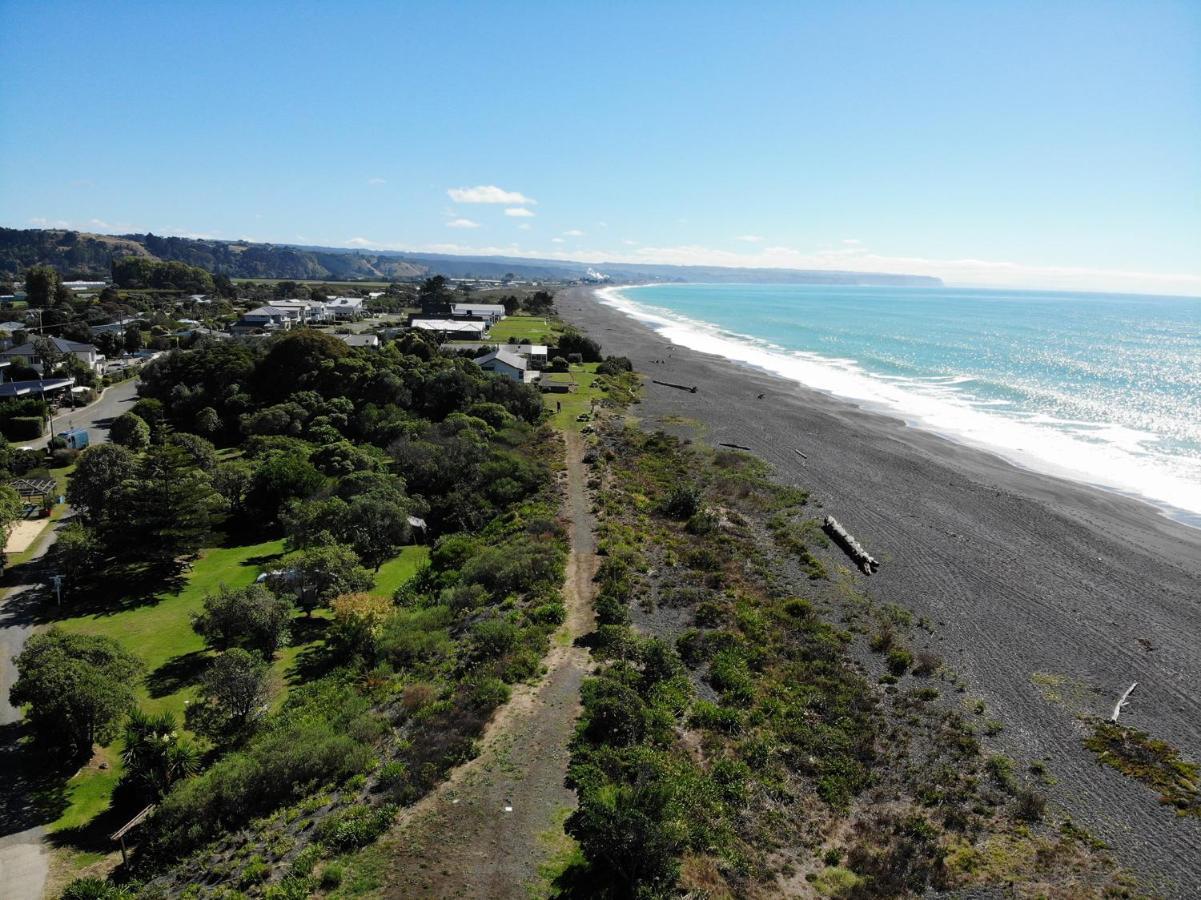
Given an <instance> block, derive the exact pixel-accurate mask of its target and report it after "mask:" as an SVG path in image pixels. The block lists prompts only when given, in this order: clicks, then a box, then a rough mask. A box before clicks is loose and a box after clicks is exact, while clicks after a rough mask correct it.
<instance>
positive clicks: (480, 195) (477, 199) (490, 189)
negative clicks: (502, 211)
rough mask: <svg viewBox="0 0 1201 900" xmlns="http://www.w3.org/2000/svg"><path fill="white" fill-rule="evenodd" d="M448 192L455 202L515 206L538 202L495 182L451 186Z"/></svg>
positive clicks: (530, 204)
mask: <svg viewBox="0 0 1201 900" xmlns="http://www.w3.org/2000/svg"><path fill="white" fill-rule="evenodd" d="M446 193H447V194H449V195H450V199H451V200H453V201H455V203H508V204H510V205H513V206H532V205H534V204H536V203H537V202H538V201H537V200H534V199H533V198H532V197H527V196H526V195H525V194H522V193H519V192H518V191H506V190H505V189H504V188H498V187H497V186H496V185H494V184H481V185H477V186H476V187H465V188H451V189H450V190H448V191H447V192H446Z"/></svg>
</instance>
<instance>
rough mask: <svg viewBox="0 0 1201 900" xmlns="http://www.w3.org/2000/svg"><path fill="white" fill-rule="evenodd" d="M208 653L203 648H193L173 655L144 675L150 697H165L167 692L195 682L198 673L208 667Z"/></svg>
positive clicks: (198, 676) (172, 692)
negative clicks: (189, 651)
mask: <svg viewBox="0 0 1201 900" xmlns="http://www.w3.org/2000/svg"><path fill="white" fill-rule="evenodd" d="M208 664H209V655H208V653H206V652H205V651H204V650H193V651H192V652H191V653H183V654H180V655H179V656H173V657H172V658H171V659H169V660H167V661H166V662H165V663H163V664H162V665H161V666H159V667H158V668H157V669H155V670H154V671H153V672H151V673H150V674H149V675H147V676H146V689H147V690H148V691H149V692H150V696H151V697H166V696H167V695H168V694H174V693H175V692H177V691H179V690H182V689H183V688H185V687H187V686H188V685H190V684H195V683H196V681H197V680H198V679H199V678H200V673H201V672H203V671H204V670H205V669H206V668H208Z"/></svg>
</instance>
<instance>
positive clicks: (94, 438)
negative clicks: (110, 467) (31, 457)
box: [22, 378, 138, 447]
mask: <svg viewBox="0 0 1201 900" xmlns="http://www.w3.org/2000/svg"><path fill="white" fill-rule="evenodd" d="M137 399H138V380H137V379H136V378H131V379H130V380H129V381H122V382H121V383H120V384H114V385H113V386H112V387H110V388H109V389H108V390H106V391H105V392H104V396H103V397H101V398H100V399H99V400H97V401H96V402H95V403H93V404H91V405H90V406H85V407H83V408H81V409H76V410H72V409H66V410H60V411H59V412H57V413H55V415H54V433H55V434H57V433H58V432H60V431H66V430H67V429H68V428H86V429H87V431H88V440H89V441H91V442H92V443H93V444H102V443H104V442H105V441H106V440H108V429H109V426H110V425H111V424H112V422H113V419H115V418H117V416H119V415H121V413H123V412H127V411H128V410H129V408H130V407H131V406H133V404H134V402H135V401H136V400H137ZM49 441H50V435H46V436H45V437H43V438H40V439H38V440H36V441H30V442H29V443H28V444H24V445H22V446H28V447H45V446H46V444H47V443H48V442H49Z"/></svg>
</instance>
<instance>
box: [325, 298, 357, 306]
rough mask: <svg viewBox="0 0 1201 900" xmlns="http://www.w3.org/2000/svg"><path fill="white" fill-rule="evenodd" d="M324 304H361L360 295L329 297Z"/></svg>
mask: <svg viewBox="0 0 1201 900" xmlns="http://www.w3.org/2000/svg"><path fill="white" fill-rule="evenodd" d="M325 305H326V306H362V305H363V298H362V297H331V298H330V299H328V300H326V301H325Z"/></svg>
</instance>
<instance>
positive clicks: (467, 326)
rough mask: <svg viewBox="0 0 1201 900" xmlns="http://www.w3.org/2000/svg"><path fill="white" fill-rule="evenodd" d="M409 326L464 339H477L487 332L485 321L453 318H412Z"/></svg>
mask: <svg viewBox="0 0 1201 900" xmlns="http://www.w3.org/2000/svg"><path fill="white" fill-rule="evenodd" d="M409 327H410V328H416V329H417V330H418V331H433V332H435V333H437V334H441V335H447V336H452V335H453V336H454V337H455V338H460V339H462V340H465V341H478V340H479V339H480V338H482V337H483V336H484V335H485V334H486V333H487V332H488V323H487V322H471V321H456V320H454V319H413V321H412V322H410V323H409Z"/></svg>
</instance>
